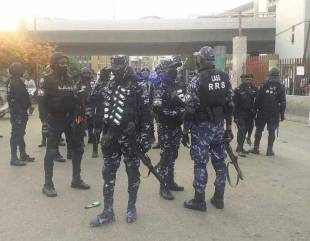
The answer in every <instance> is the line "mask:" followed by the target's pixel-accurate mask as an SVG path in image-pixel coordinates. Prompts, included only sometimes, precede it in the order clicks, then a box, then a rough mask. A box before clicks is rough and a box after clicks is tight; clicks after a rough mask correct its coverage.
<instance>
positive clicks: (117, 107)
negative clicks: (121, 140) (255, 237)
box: [103, 83, 137, 128]
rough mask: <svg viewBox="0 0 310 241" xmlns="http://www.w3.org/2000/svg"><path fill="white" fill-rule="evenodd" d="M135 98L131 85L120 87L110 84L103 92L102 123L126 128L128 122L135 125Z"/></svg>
mask: <svg viewBox="0 0 310 241" xmlns="http://www.w3.org/2000/svg"><path fill="white" fill-rule="evenodd" d="M136 109H137V102H136V96H135V94H134V93H133V91H132V88H131V83H130V84H128V85H127V86H122V85H120V84H116V83H110V84H109V85H108V86H107V88H106V90H105V91H104V115H103V121H104V123H105V124H107V125H108V126H115V125H116V126H118V127H121V128H126V127H127V126H128V123H129V122H134V123H136V119H137V116H136V114H137V113H135V111H134V110H136Z"/></svg>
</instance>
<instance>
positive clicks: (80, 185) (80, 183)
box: [71, 179, 90, 190]
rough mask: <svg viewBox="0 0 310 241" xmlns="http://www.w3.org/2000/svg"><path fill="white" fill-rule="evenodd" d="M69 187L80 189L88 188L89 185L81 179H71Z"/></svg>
mask: <svg viewBox="0 0 310 241" xmlns="http://www.w3.org/2000/svg"><path fill="white" fill-rule="evenodd" d="M71 187H72V188H76V189H82V190H87V189H90V186H89V185H88V184H87V183H85V182H84V181H83V180H81V179H80V180H79V181H72V182H71Z"/></svg>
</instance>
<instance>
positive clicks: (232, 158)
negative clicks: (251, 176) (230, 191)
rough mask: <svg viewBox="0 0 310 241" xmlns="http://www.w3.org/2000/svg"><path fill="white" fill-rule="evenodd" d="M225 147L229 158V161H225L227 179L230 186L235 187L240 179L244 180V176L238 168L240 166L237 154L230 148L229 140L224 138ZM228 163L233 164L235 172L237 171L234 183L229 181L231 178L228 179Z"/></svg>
mask: <svg viewBox="0 0 310 241" xmlns="http://www.w3.org/2000/svg"><path fill="white" fill-rule="evenodd" d="M225 148H226V152H227V155H228V156H229V158H230V161H228V162H227V165H226V169H227V181H228V183H229V185H230V186H231V187H236V186H237V185H238V183H239V181H240V180H244V176H243V173H242V171H241V169H240V166H239V164H238V156H236V155H235V154H234V152H233V150H232V148H231V145H230V144H229V140H225ZM230 165H233V166H234V168H235V170H236V172H237V181H236V184H235V185H232V183H231V179H230V175H229V166H230Z"/></svg>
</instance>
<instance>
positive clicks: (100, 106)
mask: <svg viewBox="0 0 310 241" xmlns="http://www.w3.org/2000/svg"><path fill="white" fill-rule="evenodd" d="M110 74H111V70H110V69H106V68H103V69H102V70H101V71H100V76H99V79H98V82H97V84H96V86H95V88H94V90H93V91H92V93H91V95H90V98H89V102H90V105H91V106H92V107H93V108H94V117H93V118H94V139H93V153H92V157H93V158H97V157H98V144H99V140H100V135H101V132H102V127H103V126H102V118H103V117H104V98H103V95H104V89H105V88H106V86H107V84H108V81H109V79H110Z"/></svg>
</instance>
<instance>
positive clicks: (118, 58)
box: [111, 55, 129, 70]
mask: <svg viewBox="0 0 310 241" xmlns="http://www.w3.org/2000/svg"><path fill="white" fill-rule="evenodd" d="M128 62H129V60H128V56H126V55H113V56H112V57H111V70H121V69H125V68H126V67H128V64H129V63H128Z"/></svg>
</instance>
